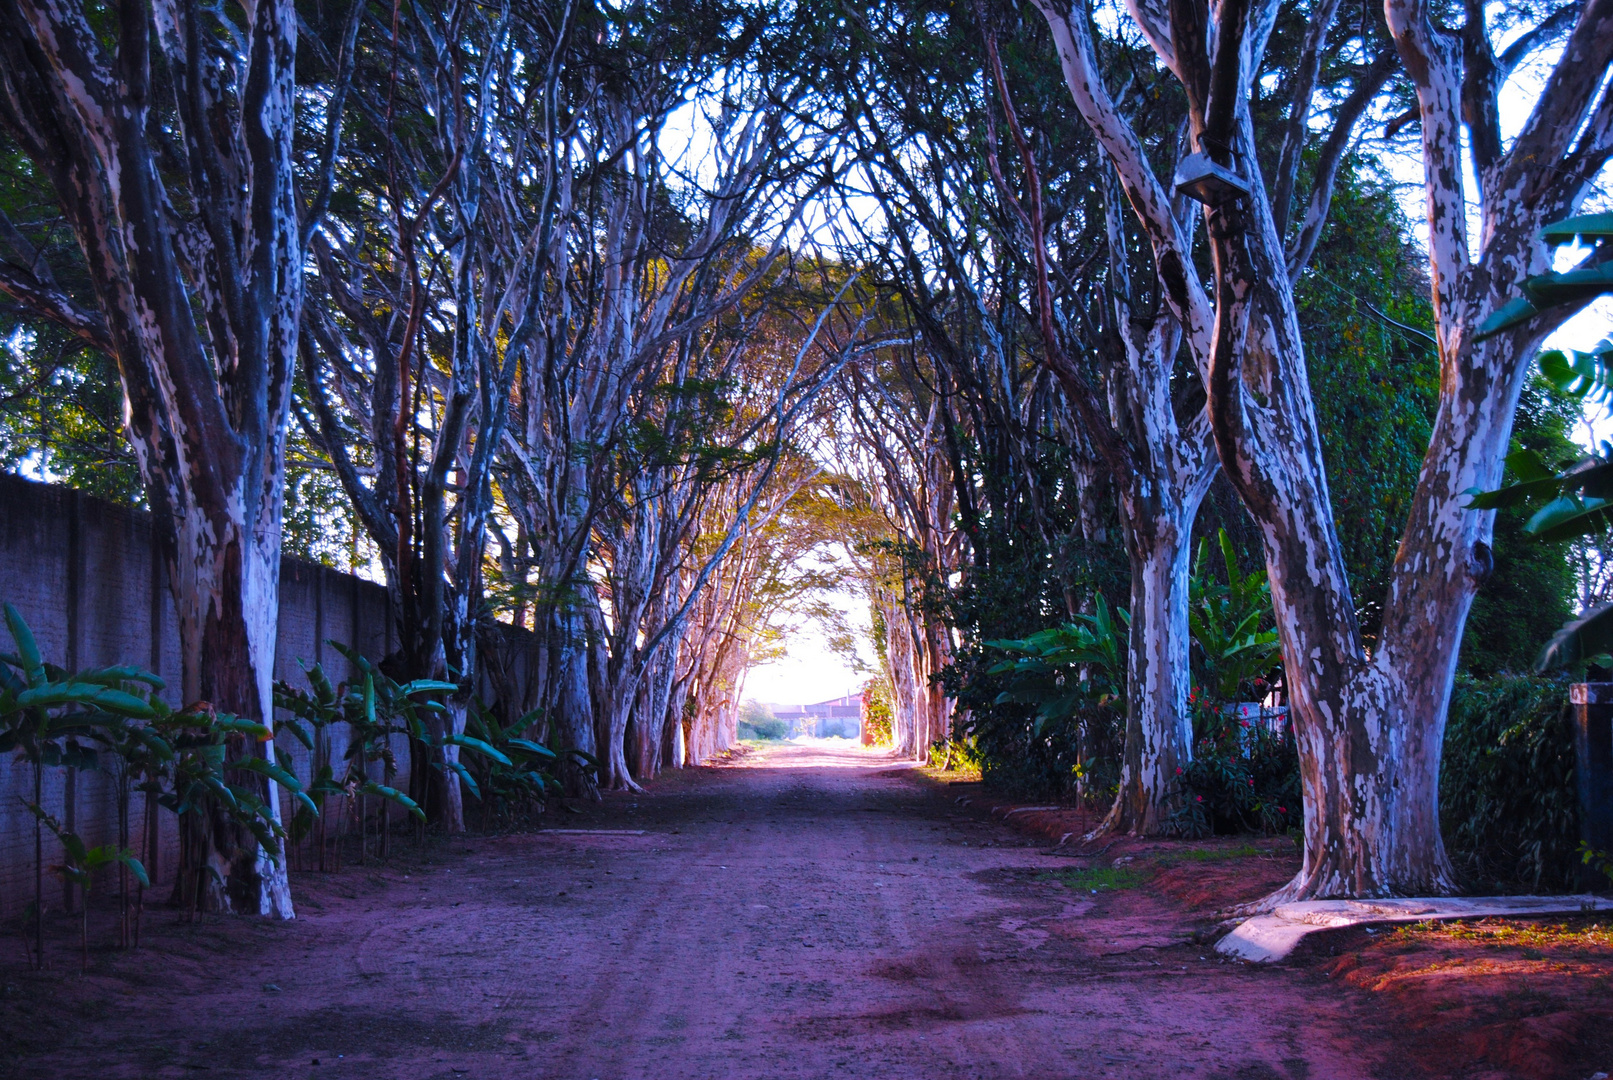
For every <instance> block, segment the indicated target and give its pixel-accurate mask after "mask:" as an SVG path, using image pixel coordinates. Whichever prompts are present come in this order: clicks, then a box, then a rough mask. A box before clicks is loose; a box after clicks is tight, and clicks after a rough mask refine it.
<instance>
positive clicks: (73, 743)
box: [0, 603, 163, 966]
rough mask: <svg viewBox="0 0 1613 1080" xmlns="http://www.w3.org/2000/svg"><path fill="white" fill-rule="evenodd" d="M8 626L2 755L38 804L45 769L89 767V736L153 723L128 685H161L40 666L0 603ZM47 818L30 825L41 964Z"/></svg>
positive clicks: (22, 626)
mask: <svg viewBox="0 0 1613 1080" xmlns="http://www.w3.org/2000/svg"><path fill="white" fill-rule="evenodd" d="M4 609H5V622H6V629H7V631H8V632H9V633H10V635H11V640H12V642H13V645H14V648H15V652H7V653H0V753H13V752H14V753H16V754H18V755H19V756H21V757H22V758H23V759H24V760H26V761H27V762H28V763H29V765H30V766H31V767H32V772H33V800H32V802H31V803H30V804H29V805H31V806H33V807H35V808H38V807H39V806H40V805H41V803H42V802H43V795H44V771H45V769H47V768H58V767H69V768H94V767H95V766H96V760H97V759H96V755H95V752H94V750H93V749H91V748H90V747H88V746H85V745H84V742H81V741H80V740H81V739H82V740H86V741H88V740H90V739H92V738H93V737H94V736H95V735H96V734H97V733H98V732H100V731H103V730H105V729H106V727H107V726H108V725H112V724H122V723H124V722H125V721H127V720H130V719H142V720H151V719H153V718H154V717H155V716H156V715H157V710H156V708H155V707H154V706H153V704H152V702H151V701H149V700H147V699H146V698H144V697H141V696H139V694H137V693H132V692H130V689H129V688H130V687H131V686H143V687H144V688H146V689H147V690H148V691H150V690H160V689H161V688H162V685H163V683H162V680H161V679H159V678H157V677H156V676H155V675H152V674H150V673H148V672H144V671H140V670H139V669H137V668H121V667H120V668H100V669H95V670H90V671H84V672H78V673H71V674H70V673H68V672H65V671H63V670H62V669H60V668H58V667H55V666H54V665H50V664H46V663H45V661H44V658H43V657H42V656H41V655H40V651H39V645H38V643H37V642H36V641H35V640H34V635H33V631H31V630H30V629H29V628H28V623H27V622H26V621H25V620H24V619H23V617H22V613H21V612H19V611H18V610H17V609H16V608H15V607H13V606H12V605H11V604H9V603H8V604H6V605H4ZM44 828H45V822H44V821H42V820H40V819H38V818H37V816H36V819H35V822H34V902H33V910H32V915H33V929H34V941H33V958H34V963H35V964H36V965H39V966H43V965H44V956H45V927H44V911H45V880H44Z"/></svg>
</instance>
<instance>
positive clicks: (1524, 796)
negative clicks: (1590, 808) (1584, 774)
mask: <svg viewBox="0 0 1613 1080" xmlns="http://www.w3.org/2000/svg"><path fill="white" fill-rule="evenodd" d="M1439 801H1440V821H1441V823H1442V826H1443V828H1444V832H1445V846H1446V849H1447V850H1448V851H1449V852H1450V856H1451V861H1452V862H1453V863H1454V864H1455V866H1456V871H1457V873H1458V875H1459V876H1460V877H1461V879H1462V884H1463V885H1464V886H1465V887H1467V888H1468V889H1470V890H1472V891H1474V892H1492V891H1493V892H1518V891H1535V890H1543V891H1554V890H1571V889H1573V888H1574V884H1575V878H1576V874H1577V871H1578V867H1579V856H1578V849H1579V800H1578V795H1577V793H1576V790H1575V786H1574V725H1573V715H1572V713H1571V711H1570V708H1569V705H1568V683H1567V681H1566V680H1557V679H1543V678H1534V677H1528V676H1505V675H1503V676H1497V677H1496V678H1493V679H1484V680H1477V679H1470V678H1467V677H1465V676H1464V677H1461V678H1458V680H1457V683H1456V688H1455V691H1454V693H1453V694H1452V696H1451V707H1450V719H1449V721H1448V723H1447V725H1446V728H1445V750H1444V761H1443V763H1442V767H1441V769H1440V778H1439Z"/></svg>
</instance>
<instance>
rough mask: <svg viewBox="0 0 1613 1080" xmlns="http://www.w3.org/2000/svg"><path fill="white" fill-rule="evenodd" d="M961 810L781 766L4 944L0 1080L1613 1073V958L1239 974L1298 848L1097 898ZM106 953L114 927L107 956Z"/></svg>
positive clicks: (1454, 950)
mask: <svg viewBox="0 0 1613 1080" xmlns="http://www.w3.org/2000/svg"><path fill="white" fill-rule="evenodd" d="M958 790H959V789H957V788H952V789H950V790H949V789H948V788H947V787H945V786H943V785H939V784H936V783H935V782H934V781H932V780H930V779H928V778H925V777H923V776H920V775H919V774H917V773H916V772H913V771H911V770H907V769H900V768H896V767H893V765H892V763H891V762H890V761H889V760H888V759H884V758H881V757H879V756H878V755H877V754H875V753H873V752H870V751H864V750H831V749H826V748H822V747H800V746H786V747H781V748H777V749H771V750H768V751H764V752H761V753H756V754H751V755H748V756H746V757H745V758H743V759H741V760H740V761H738V762H736V763H735V764H734V765H732V766H729V767H725V768H714V769H697V770H689V771H687V772H683V773H674V774H671V775H669V776H668V777H666V778H664V779H662V780H659V781H657V782H656V783H655V784H654V785H653V786H652V788H651V790H649V791H647V792H645V793H643V794H636V795H628V794H620V795H612V796H610V797H608V798H607V800H606V802H605V803H604V804H603V805H601V806H594V807H590V808H587V810H586V811H585V813H584V814H582V815H580V816H573V815H568V814H557V815H551V817H550V820H549V822H548V824H549V825H551V826H552V827H555V828H602V829H611V828H614V829H638V828H642V829H644V830H646V834H645V835H644V836H625V835H617V836H601V835H552V834H551V835H543V834H542V833H534V832H522V833H511V834H506V835H500V836H491V837H472V838H469V839H465V840H459V841H452V842H448V841H440V842H435V843H434V844H432V845H431V846H429V847H428V848H427V849H425V850H424V851H423V852H415V853H409V852H407V851H405V852H404V853H402V854H400V855H396V856H394V859H393V861H392V863H391V865H390V866H387V867H384V868H381V867H374V866H372V867H368V868H364V867H350V868H348V869H345V870H344V871H343V872H342V873H341V874H338V875H331V876H322V875H317V874H302V875H297V876H296V878H295V882H294V888H295V890H296V899H297V904H298V914H299V918H298V919H297V920H296V921H295V922H293V923H289V924H269V923H264V922H261V921H258V920H249V919H215V920H213V921H211V922H209V923H206V924H203V925H200V926H191V925H183V924H179V923H176V922H175V921H174V917H173V913H172V912H170V911H163V910H160V909H159V910H157V911H156V912H152V911H148V912H147V920H146V934H145V944H146V947H145V948H144V949H143V950H142V951H141V952H140V953H138V954H127V953H117V952H112V951H106V950H102V951H98V952H95V953H94V955H93V964H92V970H91V972H90V974H88V975H80V974H79V973H78V970H77V967H78V964H77V956H76V952H75V951H74V950H73V948H72V944H71V939H70V938H67V937H65V936H63V937H60V938H58V939H57V940H56V941H54V942H53V944H52V946H51V957H52V960H53V969H52V970H49V971H46V972H43V973H35V972H31V971H28V970H26V969H24V968H23V967H22V965H21V964H20V963H19V960H20V953H21V949H20V946H16V945H15V941H16V939H15V936H14V935H13V937H12V940H11V943H8V944H7V945H6V946H4V951H6V952H8V953H13V954H15V955H10V956H8V957H7V958H6V959H5V960H4V961H0V1077H8V1078H9V1077H19V1078H35V1077H38V1078H51V1080H72V1078H77V1077H85V1078H94V1080H113V1078H119V1077H129V1078H141V1080H144V1078H148V1077H149V1078H157V1077H199V1076H210V1077H282V1078H296V1080H302V1078H314V1077H318V1078H332V1080H335V1078H344V1080H345V1078H352V1080H361V1078H362V1080H392V1078H398V1080H432V1078H442V1080H450V1078H452V1077H458V1076H468V1077H477V1078H504V1077H511V1078H514V1077H521V1078H528V1077H531V1078H555V1080H596V1078H597V1080H626V1078H639V1077H656V1078H659V1077H668V1078H686V1077H687V1078H697V1077H758V1078H774V1077H779V1078H784V1077H789V1078H794V1077H802V1078H816V1077H857V1078H870V1080H872V1078H882V1077H891V1078H895V1077H902V1078H924V1080H931V1078H949V1080H950V1078H960V1080H961V1078H977V1077H978V1078H997V1077H1037V1078H1040V1077H1048V1078H1075V1077H1101V1076H1114V1077H1138V1078H1153V1077H1161V1078H1163V1077H1208V1078H1215V1080H1281V1078H1291V1080H1306V1078H1314V1080H1350V1078H1355V1077H1372V1078H1378V1080H1394V1078H1399V1077H1405V1078H1408V1080H1411V1078H1417V1080H1420V1078H1424V1077H1441V1076H1461V1077H1484V1078H1490V1080H1502V1078H1510V1077H1530V1078H1533V1077H1540V1078H1551V1080H1558V1078H1561V1080H1572V1078H1576V1077H1578V1078H1583V1077H1585V1076H1588V1075H1589V1074H1590V1073H1591V1072H1593V1071H1595V1070H1596V1069H1602V1070H1608V1071H1613V1068H1610V1065H1613V1040H1610V1039H1609V1038H1608V1036H1607V1034H1606V1033H1607V1032H1608V1031H1609V1030H1610V1025H1609V1022H1608V1021H1609V1014H1608V1012H1606V1011H1604V1010H1607V1009H1608V1007H1609V1002H1610V1001H1613V994H1610V993H1609V988H1610V986H1613V983H1610V981H1609V980H1610V977H1613V944H1609V943H1608V940H1607V937H1606V935H1605V934H1604V935H1602V936H1601V937H1597V936H1596V933H1594V932H1587V933H1581V932H1580V931H1582V930H1583V929H1584V928H1583V927H1579V928H1578V929H1576V928H1575V927H1570V928H1569V929H1568V930H1567V931H1564V934H1565V935H1566V936H1565V937H1562V940H1560V941H1559V940H1558V939H1556V938H1552V939H1550V941H1546V940H1545V939H1541V940H1535V939H1531V941H1530V943H1529V944H1526V945H1519V944H1518V943H1517V942H1515V941H1513V942H1511V943H1508V942H1505V941H1503V942H1500V943H1494V942H1488V941H1484V940H1476V939H1475V940H1469V939H1467V938H1464V939H1462V940H1460V941H1457V940H1455V939H1446V938H1439V937H1438V936H1437V935H1431V934H1427V933H1424V934H1423V935H1422V936H1421V937H1419V936H1418V935H1417V934H1415V933H1412V934H1402V935H1398V936H1394V935H1387V934H1385V935H1378V936H1373V935H1364V934H1361V933H1355V934H1354V935H1353V936H1351V937H1348V938H1334V939H1333V940H1332V942H1331V944H1329V943H1327V942H1325V941H1324V942H1317V943H1316V944H1315V945H1314V946H1312V947H1310V949H1309V951H1308V952H1307V953H1306V955H1304V956H1302V957H1300V958H1299V959H1297V960H1296V961H1295V962H1293V963H1291V964H1288V965H1284V966H1279V967H1273V968H1250V967H1244V966H1241V965H1237V964H1231V963H1224V962H1221V961H1219V960H1218V959H1216V958H1215V955H1214V954H1213V953H1212V952H1209V951H1208V950H1207V948H1206V947H1204V946H1201V945H1199V944H1195V943H1194V937H1195V934H1196V933H1200V932H1203V931H1205V930H1207V929H1208V927H1209V926H1210V923H1211V917H1212V914H1213V912H1214V911H1215V910H1216V909H1217V908H1219V907H1221V906H1223V905H1225V904H1228V903H1232V902H1236V901H1239V900H1244V899H1251V898H1253V897H1255V896H1258V895H1260V894H1261V892H1262V891H1263V890H1266V889H1269V888H1270V887H1272V886H1273V885H1275V884H1276V883H1277V882H1279V881H1281V880H1283V879H1284V878H1285V877H1286V876H1288V875H1289V874H1291V873H1292V872H1293V869H1294V865H1295V856H1294V854H1293V852H1292V847H1291V845H1289V844H1287V842H1286V841H1275V842H1273V841H1267V842H1263V843H1261V844H1251V843H1249V842H1247V841H1219V842H1215V843H1205V844H1196V845H1186V844H1165V843H1138V842H1125V843H1122V844H1120V845H1118V846H1117V847H1115V848H1114V849H1111V850H1110V851H1108V852H1106V853H1105V854H1104V856H1103V857H1102V858H1101V859H1100V860H1097V863H1098V865H1099V866H1100V867H1102V868H1104V873H1105V874H1106V875H1107V878H1106V879H1104V880H1098V879H1096V878H1092V877H1083V876H1081V875H1080V874H1079V873H1077V874H1076V875H1075V876H1073V877H1072V876H1071V875H1070V873H1069V872H1070V871H1072V870H1079V868H1082V867H1085V866H1086V865H1087V864H1086V863H1085V862H1083V861H1080V860H1071V859H1067V858H1060V857H1056V856H1049V855H1046V854H1043V851H1045V850H1046V848H1047V846H1048V844H1047V842H1046V841H1045V840H1042V839H1039V838H1033V837H1028V836H1026V835H1025V834H1024V833H1017V832H1014V831H1013V830H1012V829H1010V828H1007V827H1005V826H1002V825H999V824H995V823H992V822H989V821H988V820H985V818H984V811H983V810H982V811H981V812H980V813H972V812H971V811H970V810H968V809H964V808H961V807H959V806H958V805H957V804H956V802H955V796H956V794H957V792H958ZM1117 858H1118V859H1122V860H1127V861H1124V862H1122V863H1121V864H1120V865H1119V867H1115V866H1114V865H1113V864H1114V860H1115V859H1117ZM1076 884H1079V885H1081V886H1082V887H1081V888H1079V889H1077V888H1074V887H1072V885H1076ZM1090 884H1098V885H1107V886H1112V887H1107V888H1103V889H1101V890H1100V891H1099V892H1097V893H1093V892H1091V891H1090V890H1089V889H1087V888H1086V887H1085V886H1086V885H1090ZM1576 934H1577V936H1576ZM110 935H111V931H110V929H109V928H108V926H107V925H106V924H105V917H104V916H103V917H102V921H101V925H99V926H92V936H93V937H95V938H98V939H100V940H103V941H104V940H106V939H107V938H108V937H110ZM1477 937H1482V935H1478V936H1477ZM1509 940H1510V939H1509ZM1563 942H1567V944H1563ZM1598 942H1600V944H1598ZM1559 947H1560V949H1562V950H1567V951H1564V952H1561V954H1560V955H1559V954H1558V953H1553V952H1552V950H1553V949H1559ZM1418 950H1424V951H1426V952H1428V954H1429V955H1428V956H1427V957H1425V958H1424V959H1425V960H1427V961H1428V962H1422V961H1420V960H1418V958H1417V955H1416V954H1417V953H1418ZM1507 950H1512V952H1510V953H1509V952H1508V951H1507ZM1520 950H1521V953H1520ZM1514 953H1519V954H1520V955H1522V954H1523V953H1526V954H1527V956H1528V959H1526V960H1524V959H1520V960H1518V962H1516V963H1514V962H1513V961H1514V959H1517V958H1516V957H1514V956H1513V954H1514ZM1542 956H1544V957H1546V958H1547V960H1546V962H1544V963H1542V961H1541V960H1540V959H1539V958H1540V957H1542ZM1553 958H1555V960H1556V961H1560V962H1556V963H1555V965H1554V962H1553ZM1498 963H1499V964H1500V968H1499V969H1496V970H1501V971H1503V972H1504V974H1505V981H1504V983H1503V982H1501V981H1498V980H1497V979H1495V978H1492V974H1493V971H1492V969H1495V966H1496V965H1497V964H1498ZM1520 994H1521V995H1523V997H1521V998H1520V996H1519V995H1520ZM1531 1040H1533V1041H1531ZM316 1061H317V1064H316V1063H315V1062H316Z"/></svg>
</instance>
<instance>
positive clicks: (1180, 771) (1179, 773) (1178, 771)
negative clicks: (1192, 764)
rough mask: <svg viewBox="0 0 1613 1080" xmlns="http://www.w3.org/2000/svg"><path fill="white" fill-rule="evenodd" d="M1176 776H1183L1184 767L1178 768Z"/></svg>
mask: <svg viewBox="0 0 1613 1080" xmlns="http://www.w3.org/2000/svg"><path fill="white" fill-rule="evenodd" d="M1176 775H1177V776H1181V775H1182V767H1181V766H1180V765H1178V766H1176Z"/></svg>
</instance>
